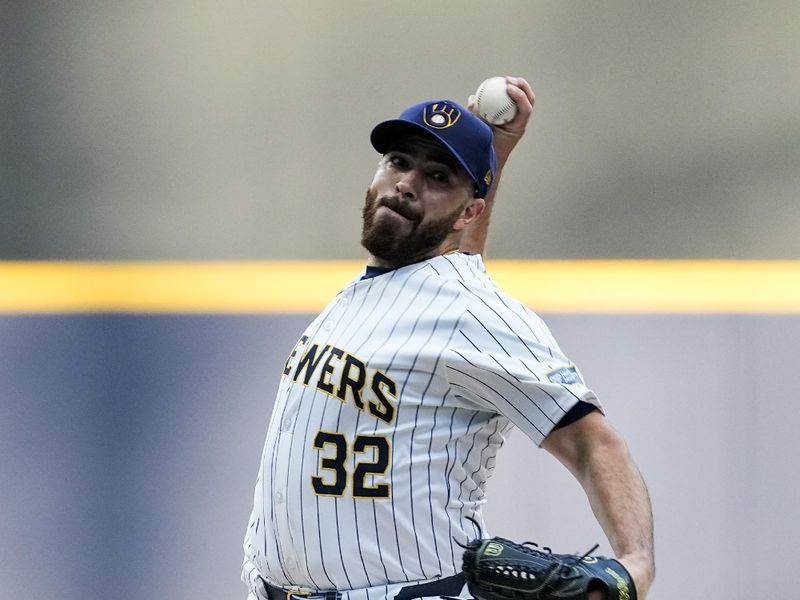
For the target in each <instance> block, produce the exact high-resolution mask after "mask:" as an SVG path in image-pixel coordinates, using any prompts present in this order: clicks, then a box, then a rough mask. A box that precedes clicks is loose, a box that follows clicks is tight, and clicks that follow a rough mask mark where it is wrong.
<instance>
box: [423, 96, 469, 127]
mask: <svg viewBox="0 0 800 600" xmlns="http://www.w3.org/2000/svg"><path fill="white" fill-rule="evenodd" d="M459 118H461V111H460V110H458V108H456V107H455V106H453V105H452V104H450V103H449V102H435V103H434V104H431V105H430V106H426V107H425V108H424V109H422V120H423V122H424V123H425V125H427V126H428V127H430V128H432V129H447V128H448V127H452V126H453V125H455V124H456V121H458V119H459Z"/></svg>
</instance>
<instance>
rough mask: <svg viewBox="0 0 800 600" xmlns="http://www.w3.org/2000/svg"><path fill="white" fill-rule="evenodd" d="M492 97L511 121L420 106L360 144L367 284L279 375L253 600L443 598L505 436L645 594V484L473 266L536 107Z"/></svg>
mask: <svg viewBox="0 0 800 600" xmlns="http://www.w3.org/2000/svg"><path fill="white" fill-rule="evenodd" d="M507 82H508V93H509V95H510V96H511V97H512V99H513V100H514V101H515V103H516V104H517V108H518V114H517V116H516V118H515V119H514V120H513V121H511V122H510V123H508V124H506V125H503V126H500V127H494V128H492V127H490V126H489V125H487V124H486V123H485V122H483V121H482V120H481V119H479V118H478V117H476V116H475V115H474V114H473V113H472V112H470V110H469V109H467V108H464V107H462V106H460V105H459V104H457V103H456V102H453V101H450V100H434V101H426V102H421V103H419V104H416V105H414V106H411V107H409V108H408V109H406V110H405V111H403V113H402V114H401V115H400V117H399V118H397V119H392V120H388V121H384V122H382V123H380V124H378V125H377V126H376V127H375V128H374V129H373V131H372V134H371V142H372V145H373V146H374V148H375V149H376V150H377V151H378V152H379V153H380V154H381V155H382V158H381V160H380V162H379V165H378V168H377V171H376V173H375V177H374V179H373V181H372V183H371V184H370V186H369V189H368V191H367V195H366V201H365V204H364V209H363V221H364V222H363V234H362V244H363V246H364V247H365V248H366V250H367V251H368V252H369V258H368V261H367V266H366V269H365V270H364V271H363V272H362V273H360V274H359V275H358V276H357V277H355V279H353V281H351V282H350V284H348V285H347V286H346V287H345V288H344V289H343V290H341V292H339V293H338V294H337V295H336V297H335V298H333V300H332V301H331V302H330V304H329V305H328V306H327V307H325V309H324V310H323V311H322V313H321V314H320V315H319V316H318V317H317V318H316V319H314V320H313V321H312V322H311V324H310V325H309V326H308V328H307V329H306V330H305V331H304V332H303V333H302V335H301V336H300V337H299V339H298V340H297V343H296V344H295V346H294V348H292V350H291V352H290V353H289V355H288V357H287V359H286V361H285V363H284V364H282V365H280V368H281V374H282V379H281V383H280V386H279V388H278V392H277V397H276V401H275V408H274V412H273V414H272V417H271V420H270V424H269V429H268V432H267V437H266V442H265V445H264V450H263V455H262V461H261V468H260V471H259V474H258V479H257V482H256V487H255V497H254V506H253V511H252V515H251V517H250V521H249V524H248V527H247V532H246V536H245V540H244V551H245V561H244V567H243V571H242V579H243V580H244V582H245V583H246V584H247V585H248V589H249V593H250V595H249V599H250V600H256V599H258V600H289V599H290V598H291V597H292V596H303V597H305V598H308V599H309V600H339V599H342V600H384V599H385V600H390V599H394V600H409V599H411V598H420V597H436V598H438V597H440V596H459V595H460V594H462V590H463V588H464V582H465V581H464V575H463V574H462V572H461V556H462V552H463V550H462V548H461V546H460V545H465V544H467V543H468V542H469V541H470V540H472V539H474V538H476V537H479V536H480V535H481V533H482V532H486V527H485V524H484V522H483V518H482V513H481V506H482V504H483V501H484V496H485V487H486V483H487V481H488V479H489V477H490V476H491V474H492V470H493V467H494V463H495V457H496V454H497V452H498V450H499V449H500V447H501V446H502V444H503V441H504V439H505V436H506V435H507V434H508V432H509V430H510V429H511V428H512V427H517V428H519V429H521V430H522V431H524V432H525V433H526V434H527V435H528V436H529V437H530V438H531V440H533V441H534V442H535V443H536V444H538V445H541V446H542V447H544V448H545V449H547V450H548V451H549V452H551V453H552V454H553V455H554V456H556V457H557V458H558V459H559V460H560V461H561V462H563V463H564V464H565V465H566V467H567V468H569V469H570V471H571V472H572V473H573V474H574V475H575V477H576V478H577V479H578V480H579V481H580V483H581V484H582V485H583V487H584V488H585V490H586V493H587V495H588V497H589V500H590V502H591V505H592V508H593V510H594V512H595V514H596V516H597V518H598V520H599V522H600V524H601V526H602V527H603V529H604V531H605V533H606V534H607V536H608V538H609V541H610V543H611V546H612V548H613V549H614V551H615V554H616V556H617V557H618V558H619V560H620V562H621V563H622V564H624V565H625V566H626V568H627V569H628V571H629V572H630V574H631V576H632V578H633V580H634V581H635V584H636V588H637V590H638V592H639V593H638V597H639V598H640V599H642V598H644V597H645V595H646V592H647V589H648V587H649V585H650V582H651V580H652V578H653V551H652V519H651V512H650V504H649V500H648V496H647V491H646V488H645V486H644V483H643V481H642V479H641V477H640V476H639V473H638V471H637V469H636V467H635V466H634V464H633V462H632V460H631V458H630V456H629V454H628V452H627V450H626V447H625V445H624V443H623V442H622V440H621V439H620V438H619V436H618V435H617V434H616V433H615V432H614V430H613V429H611V427H610V426H609V425H608V424H607V423H606V420H605V417H604V416H603V414H602V412H601V410H600V408H601V406H600V403H599V402H598V399H597V397H596V396H595V394H594V393H593V392H592V391H591V390H590V389H589V388H588V387H587V386H586V385H585V384H584V381H583V378H582V376H581V373H580V371H579V370H578V368H577V367H576V366H575V365H574V364H572V362H570V360H569V359H568V358H567V357H566V356H565V355H564V353H563V352H562V351H561V349H560V348H559V346H558V344H557V343H556V341H555V340H554V339H553V336H552V335H551V333H550V331H549V330H548V328H547V327H546V326H545V324H544V323H543V322H542V321H541V319H540V318H539V317H538V316H537V315H536V314H534V313H533V312H531V311H530V310H528V309H527V308H526V307H525V306H523V305H522V304H520V302H518V301H517V300H515V299H514V298H511V297H509V296H508V295H506V294H505V293H503V292H502V291H501V290H499V289H498V288H497V287H496V286H495V284H494V283H493V281H492V280H491V279H490V278H489V276H488V275H487V273H486V269H485V268H484V264H483V261H482V258H481V255H480V253H482V252H483V249H484V246H485V242H486V235H487V231H488V223H489V214H490V212H491V209H492V203H493V198H494V190H496V186H497V179H498V178H499V176H500V172H501V170H502V167H503V166H504V164H505V162H506V160H507V159H508V156H509V154H510V153H511V151H512V150H513V148H514V147H515V145H516V144H517V142H518V141H519V139H520V138H521V137H522V135H523V133H524V130H525V127H526V125H527V122H528V120H529V118H530V115H531V113H532V110H533V102H534V95H533V92H532V90H531V88H530V86H529V85H528V83H527V82H526V81H525V80H524V79H521V78H514V77H509V78H507ZM465 593H468V592H465ZM588 597H590V598H599V597H602V596H598V595H597V594H596V593H594V592H592V594H591V595H590V596H588Z"/></svg>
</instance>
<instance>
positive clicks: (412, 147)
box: [389, 136, 464, 173]
mask: <svg viewBox="0 0 800 600" xmlns="http://www.w3.org/2000/svg"><path fill="white" fill-rule="evenodd" d="M420 140H421V141H422V143H419V141H420ZM392 150H395V151H397V152H405V153H407V154H412V153H414V152H416V151H418V152H420V153H422V154H424V155H425V158H426V159H428V160H431V161H433V162H437V163H441V164H443V165H444V166H446V167H447V168H448V169H450V170H451V171H452V172H453V173H459V172H460V171H463V170H464V168H463V167H462V166H461V165H460V164H459V163H458V162H457V161H456V159H455V158H453V156H452V155H451V154H450V153H449V152H448V151H447V150H444V149H443V148H441V146H439V144H437V143H436V142H434V141H428V140H426V139H425V138H422V137H416V136H415V137H413V138H406V139H401V140H398V141H396V142H394V143H393V144H392V145H391V146H390V147H389V152H391V151H392Z"/></svg>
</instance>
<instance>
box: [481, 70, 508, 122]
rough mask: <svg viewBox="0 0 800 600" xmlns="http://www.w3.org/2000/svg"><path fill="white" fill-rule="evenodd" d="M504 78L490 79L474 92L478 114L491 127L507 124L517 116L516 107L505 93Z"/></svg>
mask: <svg viewBox="0 0 800 600" xmlns="http://www.w3.org/2000/svg"><path fill="white" fill-rule="evenodd" d="M506 86H507V84H506V78H505V77H490V78H489V79H487V80H486V81H484V82H483V83H481V84H480V85H479V86H478V90H477V91H476V92H475V108H476V109H477V110H478V114H479V115H480V116H481V117H482V118H483V119H485V120H486V121H487V122H489V123H491V124H492V125H502V124H504V123H508V122H509V121H511V120H512V119H513V118H514V117H515V116H516V115H517V105H516V104H515V103H514V100H512V99H511V96H509V95H508V92H507V91H506Z"/></svg>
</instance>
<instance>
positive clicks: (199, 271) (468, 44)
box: [0, 0, 800, 600]
mask: <svg viewBox="0 0 800 600" xmlns="http://www.w3.org/2000/svg"><path fill="white" fill-rule="evenodd" d="M798 22H800V6H798V5H797V4H796V3H791V2H778V1H770V2H765V3H761V4H759V5H757V6H756V5H753V4H752V3H744V2H722V1H708V2H703V3H694V2H688V1H682V0H681V1H677V2H672V3H661V4H656V3H644V2H632V1H631V2H627V1H621V0H613V1H611V2H607V3H596V4H587V3H577V2H553V1H550V2H545V1H531V2H522V1H510V2H502V3H497V4H496V5H494V6H489V5H486V4H485V3H478V2H473V1H467V2H455V1H449V0H448V1H443V2H438V3H435V4H428V3H417V2H409V3H391V4H390V3H383V2H369V3H367V2H355V1H352V2H341V3H332V2H321V1H319V2H312V1H308V0H306V1H299V2H292V3H289V2H287V3H278V2H262V3H255V2H242V1H238V2H227V3H224V4H223V3H214V2H208V1H199V2H192V3H189V2H182V1H178V2H169V3H156V2H139V3H133V2H124V1H123V2H114V3H107V2H91V1H88V0H78V1H74V2H64V3H46V2H39V1H31V2H15V1H13V0H12V1H9V2H4V3H2V5H0V51H1V52H2V61H0V81H1V82H2V85H1V86H0V114H1V115H2V117H3V118H2V119H1V120H0V150H2V160H1V161H0V207H1V208H2V219H0V259H2V260H3V262H2V263H0V456H2V460H1V461H0V599H2V600H7V599H8V600H12V599H14V600H15V599H17V598H28V597H32V596H35V597H40V598H59V599H60V598H70V599H71V598H76V599H77V598H108V597H115V598H120V599H128V598H131V599H140V598H181V599H183V598H185V599H194V598H203V599H205V598H220V597H225V598H237V597H239V598H241V597H243V596H244V594H243V593H242V592H243V587H242V586H241V584H240V583H239V582H238V565H239V563H240V559H241V550H240V544H241V538H242V536H243V533H244V526H245V524H246V519H247V516H248V514H249V510H250V506H251V498H252V486H253V483H254V481H255V475H256V470H257V467H258V459H259V455H260V450H261V445H262V443H263V436H264V431H265V428H266V424H267V419H268V417H269V411H270V407H271V404H272V394H273V390H274V387H275V384H276V381H277V378H278V374H279V370H278V368H277V365H280V364H281V363H282V361H283V359H284V358H285V355H286V354H287V353H288V351H289V349H290V348H291V346H292V345H293V343H294V341H295V339H296V337H297V335H298V333H299V331H300V330H301V329H302V327H303V325H304V323H305V322H306V321H307V320H308V314H310V313H313V312H314V310H315V306H316V304H318V303H319V301H320V300H319V298H324V297H325V296H327V295H329V292H330V290H336V289H337V286H340V285H342V284H344V283H345V282H346V281H347V279H348V278H349V276H351V275H352V274H353V273H355V272H356V271H357V270H358V268H360V265H361V262H362V261H363V252H362V250H361V249H360V247H359V245H358V238H359V230H360V207H361V204H362V198H363V194H364V191H365V189H366V186H367V184H368V182H369V180H370V178H371V176H372V172H373V169H374V166H375V164H376V161H377V155H376V154H375V153H374V152H373V151H372V149H371V148H370V146H369V144H368V142H367V138H368V134H369V130H370V128H371V127H372V125H373V124H374V123H375V122H377V121H378V120H381V119H384V118H387V117H390V116H394V115H395V114H396V113H397V112H398V111H399V110H401V109H402V108H403V107H404V106H406V105H408V104H410V103H411V102H415V101H417V100H419V99H421V98H425V97H430V98H433V97H452V98H455V99H458V100H464V99H465V98H466V96H467V95H468V94H469V93H470V92H471V91H472V90H473V89H474V88H475V87H476V86H477V84H478V83H479V82H480V81H481V80H482V79H483V78H484V77H486V76H488V75H493V74H500V73H508V74H519V75H522V76H525V77H527V78H528V79H529V80H530V81H531V82H532V84H533V86H534V89H535V90H536V93H537V105H536V112H535V115H534V120H533V123H532V126H531V130H530V132H529V134H528V137H527V139H526V140H525V142H524V143H523V145H522V146H521V147H520V148H519V149H518V150H517V151H516V154H515V155H514V157H513V158H512V159H511V163H510V164H509V168H508V172H507V173H506V175H505V177H504V180H503V182H502V190H501V194H500V200H499V204H498V207H497V212H496V217H495V219H494V224H493V231H492V237H491V240H490V250H489V257H490V259H493V261H494V262H490V265H489V268H490V272H492V273H495V272H496V273H497V275H498V281H501V283H502V284H503V285H504V286H505V287H509V288H513V289H517V290H520V291H521V293H522V295H523V296H524V297H525V300H526V302H528V304H530V305H531V306H532V308H534V309H536V310H539V311H540V312H542V314H543V316H544V317H545V319H546V320H547V322H548V323H549V324H550V326H551V328H552V329H553V331H554V333H555V334H556V336H557V337H558V338H559V340H560V341H561V343H562V346H563V347H564V348H565V350H566V351H567V353H568V354H569V355H570V356H571V357H572V358H573V359H574V360H575V361H576V362H577V363H578V364H579V365H580V366H581V368H582V370H583V372H584V375H585V376H586V378H587V380H588V381H589V383H590V384H591V386H592V387H593V388H595V389H596V390H597V392H598V393H599V395H600V396H601V398H602V399H603V400H604V403H605V405H606V407H607V409H608V412H609V415H610V417H611V418H612V419H613V421H614V423H615V424H616V425H617V427H618V428H619V429H620V430H621V431H622V432H623V434H624V435H625V437H626V438H627V440H628V442H629V445H630V446H631V447H632V450H633V452H634V455H635V456H636V458H637V460H638V462H639V464H640V466H641V468H642V470H643V472H644V473H645V475H646V477H647V480H648V483H649V485H650V489H651V493H652V496H653V502H654V508H655V512H656V526H657V540H656V541H657V550H658V563H659V564H658V566H659V576H658V580H657V583H656V585H655V587H654V588H653V592H652V594H651V598H652V599H653V600H659V599H662V598H664V599H666V598H671V597H686V598H744V597H747V596H748V595H749V594H750V592H749V591H745V590H749V589H751V588H752V586H753V585H754V583H753V581H754V576H753V573H762V574H763V573H771V575H770V583H769V585H770V592H771V594H772V595H773V596H774V597H776V598H790V597H793V595H794V588H795V584H794V582H793V581H792V580H791V578H790V577H789V576H788V575H782V573H783V572H784V571H782V570H780V569H779V570H778V571H777V573H776V572H775V569H774V567H773V565H774V558H775V557H776V556H791V555H792V553H793V550H794V540H796V539H798V537H800V519H798V517H797V515H796V509H795V507H796V506H797V504H798V502H799V501H800V486H798V484H797V481H796V479H797V476H796V474H797V472H798V467H800V465H799V464H798V456H800V443H798V442H797V439H796V436H795V435H794V428H795V427H794V425H795V422H796V420H797V417H798V391H797V390H798V388H800V374H799V373H800V370H799V369H798V356H799V355H800V318H798V314H800V262H798V259H800V235H798V232H799V231H800V202H798V189H800V186H799V185H798V184H800V170H799V169H798V168H797V165H798V164H800V144H798V143H797V140H798V139H800V135H799V134H800V116H799V115H800V110H799V109H800V54H798V53H797V48H798V47H800V43H799V42H800V30H798V28H797V26H796V24H797V23H798ZM508 259H514V260H515V261H522V262H513V263H506V262H504V261H506V260H508ZM567 259H569V260H567ZM297 260H300V261H304V262H301V263H295V262H290V263H286V262H284V261H297ZM330 260H335V261H338V262H336V263H328V262H320V261H330ZM642 260H646V261H647V262H640V261H642ZM341 261H344V262H341ZM528 261H532V262H528ZM542 261H544V262H542ZM573 261H577V262H573ZM607 261H610V262H607ZM631 261H633V262H631ZM650 261H652V262H650ZM493 269H494V271H493ZM287 270H288V271H289V273H288V274H287ZM508 446H509V447H508V448H506V449H504V451H503V454H502V455H501V460H499V461H498V467H497V472H496V475H495V478H494V479H493V481H492V485H491V487H490V502H489V505H488V508H487V514H488V520H489V524H490V526H491V527H492V530H493V532H494V533H498V534H504V535H508V536H513V537H527V538H532V539H536V540H540V541H542V542H546V543H549V544H552V545H554V546H556V547H557V548H559V549H562V550H564V551H577V550H583V549H585V548H586V547H588V546H590V545H591V543H593V542H594V541H595V540H598V541H599V540H601V539H602V537H601V536H602V534H601V532H600V531H599V529H598V528H597V526H596V525H595V524H594V522H593V519H592V517H591V514H590V511H589V508H588V506H586V503H585V499H584V498H583V497H582V494H581V491H580V490H579V489H578V488H577V485H576V484H575V483H574V482H573V481H572V480H571V478H570V476H569V475H568V474H566V472H562V471H563V469H561V467H559V466H558V465H556V464H554V461H552V460H551V459H549V457H547V456H546V455H545V454H544V453H541V452H538V451H535V450H534V449H533V448H532V447H531V446H530V444H529V443H528V442H527V441H526V440H524V439H523V438H522V436H519V435H515V436H512V438H511V439H510V441H509V444H508ZM603 548H604V549H607V545H604V546H603Z"/></svg>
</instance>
